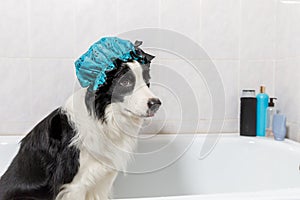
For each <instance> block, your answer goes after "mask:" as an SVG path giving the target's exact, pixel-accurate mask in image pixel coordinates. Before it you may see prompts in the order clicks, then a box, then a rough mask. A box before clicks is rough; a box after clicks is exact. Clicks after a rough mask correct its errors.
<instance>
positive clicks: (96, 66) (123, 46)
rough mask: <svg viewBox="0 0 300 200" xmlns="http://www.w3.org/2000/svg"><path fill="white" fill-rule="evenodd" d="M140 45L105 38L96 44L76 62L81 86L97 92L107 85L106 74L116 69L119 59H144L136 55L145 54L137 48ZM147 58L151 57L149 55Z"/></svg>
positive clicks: (115, 38)
mask: <svg viewBox="0 0 300 200" xmlns="http://www.w3.org/2000/svg"><path fill="white" fill-rule="evenodd" d="M139 45H141V42H136V45H134V44H132V43H131V42H130V41H128V40H122V39H120V38H117V37H105V38H102V39H100V40H99V41H98V42H96V43H94V44H93V45H92V46H91V47H90V48H89V50H88V51H87V52H86V53H85V54H83V55H82V56H81V57H80V58H79V59H77V60H76V62H75V68H76V76H77V78H78V80H79V83H80V85H81V86H82V87H88V89H92V90H93V91H96V90H97V88H98V87H99V86H100V85H102V84H103V83H105V81H106V72H107V71H110V70H112V69H114V68H115V67H116V66H115V65H114V62H115V61H116V60H117V59H119V60H121V61H124V62H126V61H129V60H141V59H143V56H142V54H140V55H138V54H137V53H136V50H137V51H138V52H143V51H141V50H140V49H139V48H137V47H138V46H139ZM143 53H144V52H143ZM147 56H148V57H149V56H150V55H149V54H147ZM152 58H153V57H152ZM152 58H151V59H152Z"/></svg>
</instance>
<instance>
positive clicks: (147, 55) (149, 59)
mask: <svg viewBox="0 0 300 200" xmlns="http://www.w3.org/2000/svg"><path fill="white" fill-rule="evenodd" d="M144 54H145V58H146V60H148V61H151V60H153V58H155V56H153V55H150V54H148V53H145V52H144Z"/></svg>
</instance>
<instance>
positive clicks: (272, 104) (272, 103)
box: [268, 97, 277, 107]
mask: <svg viewBox="0 0 300 200" xmlns="http://www.w3.org/2000/svg"><path fill="white" fill-rule="evenodd" d="M273 100H277V98H276V97H272V98H270V102H269V104H268V106H269V107H274V106H275V103H274V101H273Z"/></svg>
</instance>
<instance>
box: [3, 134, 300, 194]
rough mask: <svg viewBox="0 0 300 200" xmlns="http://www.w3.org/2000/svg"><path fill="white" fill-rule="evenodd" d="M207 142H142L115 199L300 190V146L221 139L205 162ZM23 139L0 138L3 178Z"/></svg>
mask: <svg viewBox="0 0 300 200" xmlns="http://www.w3.org/2000/svg"><path fill="white" fill-rule="evenodd" d="M206 137H214V138H215V137H217V135H211V136H206V135H158V136H155V137H148V136H146V137H144V136H143V137H141V139H140V140H139V143H138V147H137V151H136V153H135V154H134V156H133V159H132V161H131V162H130V163H129V165H128V169H127V171H126V172H120V173H119V176H118V177H117V179H116V181H115V183H114V187H113V197H114V198H121V199H122V198H140V197H161V196H182V195H203V194H218V193H235V192H259V191H265V190H277V189H288V188H300V172H299V164H300V145H299V144H298V143H296V142H292V141H290V140H285V141H284V142H278V141H275V140H273V139H270V138H252V137H240V136H238V135H237V134H224V135H220V137H219V140H218V143H217V144H216V145H215V148H214V149H213V151H211V153H210V154H209V155H208V156H206V157H204V158H203V157H200V151H201V149H202V147H203V142H204V141H205V139H206ZM21 138H22V137H17V136H7V137H5V136H0V157H1V162H0V176H1V174H3V173H4V171H5V170H6V168H7V166H8V165H9V163H10V162H11V160H12V158H13V156H14V155H15V154H16V153H17V150H18V146H19V145H18V142H19V141H20V139H21Z"/></svg>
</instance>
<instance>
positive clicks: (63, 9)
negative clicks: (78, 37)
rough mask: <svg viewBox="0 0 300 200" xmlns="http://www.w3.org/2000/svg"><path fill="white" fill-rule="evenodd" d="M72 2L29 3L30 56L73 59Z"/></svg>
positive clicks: (43, 1) (73, 4)
mask: <svg viewBox="0 0 300 200" xmlns="http://www.w3.org/2000/svg"><path fill="white" fill-rule="evenodd" d="M74 6H75V1H72V0H63V1H61V0H53V1H47V0H40V1H31V3H30V9H29V19H30V47H31V48H30V51H31V52H30V56H31V57H39V58H49V57H50V58H73V57H74V55H75V44H76V43H75V9H74Z"/></svg>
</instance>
